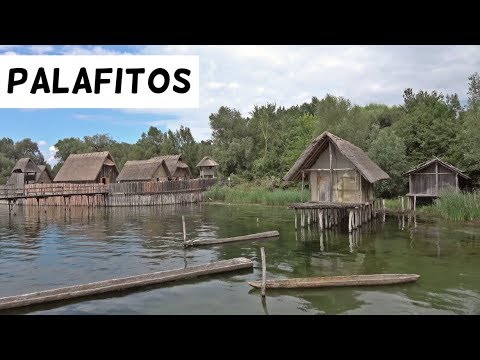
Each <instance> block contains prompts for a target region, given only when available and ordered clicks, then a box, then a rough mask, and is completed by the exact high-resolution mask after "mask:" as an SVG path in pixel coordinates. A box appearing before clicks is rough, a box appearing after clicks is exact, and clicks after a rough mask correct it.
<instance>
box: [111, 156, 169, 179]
mask: <svg viewBox="0 0 480 360" xmlns="http://www.w3.org/2000/svg"><path fill="white" fill-rule="evenodd" d="M169 177H170V171H169V170H168V167H167V164H166V163H165V160H161V159H150V160H130V161H127V162H126V163H125V165H123V168H122V171H120V174H118V177H117V181H118V182H129V181H164V180H168V178H169Z"/></svg>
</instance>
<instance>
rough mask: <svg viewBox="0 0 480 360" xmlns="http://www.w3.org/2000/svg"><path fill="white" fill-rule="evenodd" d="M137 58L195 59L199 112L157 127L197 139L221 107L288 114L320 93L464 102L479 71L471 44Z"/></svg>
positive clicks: (190, 48) (360, 99)
mask: <svg viewBox="0 0 480 360" xmlns="http://www.w3.org/2000/svg"><path fill="white" fill-rule="evenodd" d="M140 53H142V54H186V55H189V54H190V55H199V58H200V104H201V107H200V109H198V110H181V111H178V114H180V116H179V117H178V118H176V119H172V120H171V121H162V123H163V124H164V125H166V126H169V127H172V128H178V127H179V126H180V125H187V126H189V127H190V126H191V128H192V132H193V133H194V136H195V137H198V138H201V137H202V136H206V137H209V136H210V129H209V115H210V114H211V113H213V112H216V111H217V110H218V108H219V107H220V106H222V105H224V106H229V107H235V108H237V109H239V110H240V111H241V112H242V114H243V115H248V113H249V112H250V111H251V110H252V109H253V107H254V105H261V104H265V103H267V102H273V103H276V104H277V105H281V106H287V107H288V106H292V105H295V104H299V103H302V102H306V101H310V99H311V97H312V96H316V97H318V98H322V97H324V96H325V95H326V94H327V93H329V94H332V95H336V96H344V97H346V98H348V99H350V100H351V101H352V102H353V103H355V104H360V105H366V104H369V103H386V104H389V105H394V104H401V103H402V102H403V98H402V95H403V91H404V90H405V89H406V88H409V87H410V88H413V89H414V91H419V90H427V91H431V90H434V89H436V90H438V91H442V92H444V93H458V95H459V97H460V99H462V100H463V101H465V98H466V92H467V82H468V80H467V79H468V76H469V75H471V74H472V73H473V72H475V71H479V70H480V46H478V45H471V46H463V45H461V46H460V45H459V46H433V45H432V46H424V45H412V46H399V45H397V46H380V45H376V46H364V45H361V46H360V45H354V46H347V45H342V46H330V45H329V46H303V45H302V46H260V45H255V46H247V45H242V46H230V45H229V46H219V45H212V46H200V45H198V46H197V45H181V46H175V45H169V46H146V47H144V48H141V49H140ZM140 111H141V110H140ZM142 112H144V113H152V114H158V113H159V114H165V113H166V111H163V110H144V111H142ZM170 112H171V110H170ZM176 113H177V112H176ZM194 128H195V130H194Z"/></svg>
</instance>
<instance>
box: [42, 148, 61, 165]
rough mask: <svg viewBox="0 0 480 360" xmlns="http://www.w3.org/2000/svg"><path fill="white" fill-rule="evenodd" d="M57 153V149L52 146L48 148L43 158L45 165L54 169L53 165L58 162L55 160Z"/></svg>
mask: <svg viewBox="0 0 480 360" xmlns="http://www.w3.org/2000/svg"><path fill="white" fill-rule="evenodd" d="M57 151H58V149H57V148H56V147H55V146H53V145H52V146H50V147H49V148H48V152H47V155H46V156H45V157H46V161H47V163H49V164H50V166H51V167H54V166H55V164H56V163H57V162H58V160H57V159H55V154H56V153H57Z"/></svg>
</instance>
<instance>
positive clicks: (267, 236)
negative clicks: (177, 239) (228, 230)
mask: <svg viewBox="0 0 480 360" xmlns="http://www.w3.org/2000/svg"><path fill="white" fill-rule="evenodd" d="M279 236H280V233H279V232H278V231H277V230H273V231H265V232H262V233H256V234H249V235H242V236H235V237H230V238H223V239H210V240H190V241H184V245H185V246H201V245H213V244H225V243H232V242H237V241H248V240H251V241H254V240H274V239H275V238H278V237H279Z"/></svg>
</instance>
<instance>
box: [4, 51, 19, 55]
mask: <svg viewBox="0 0 480 360" xmlns="http://www.w3.org/2000/svg"><path fill="white" fill-rule="evenodd" d="M2 55H18V54H17V53H16V52H15V51H5V52H4V53H2Z"/></svg>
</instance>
